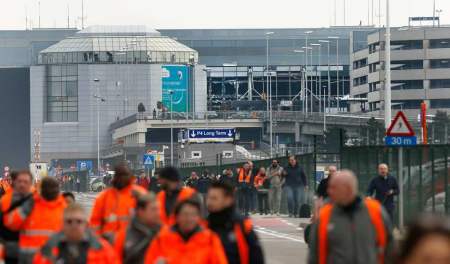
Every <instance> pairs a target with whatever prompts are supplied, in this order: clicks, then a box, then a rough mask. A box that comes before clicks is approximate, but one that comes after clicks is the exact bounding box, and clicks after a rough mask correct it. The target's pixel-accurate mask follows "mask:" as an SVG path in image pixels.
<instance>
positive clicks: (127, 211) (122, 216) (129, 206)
mask: <svg viewBox="0 0 450 264" xmlns="http://www.w3.org/2000/svg"><path fill="white" fill-rule="evenodd" d="M133 178H134V177H133V176H132V174H131V171H130V170H129V169H128V167H127V166H126V165H125V164H121V165H118V166H117V167H116V168H115V174H114V178H113V180H112V187H110V188H107V189H105V190H104V191H103V192H101V193H100V194H99V195H98V197H97V199H96V200H95V204H94V208H93V209H92V215H91V219H90V225H91V228H92V229H93V230H94V231H95V232H96V233H97V234H98V235H100V236H102V237H103V238H105V239H106V240H108V241H109V242H110V243H113V242H114V239H115V238H114V236H115V234H116V233H117V232H118V231H119V230H121V229H122V228H124V227H126V226H127V225H128V222H129V221H130V219H131V217H132V215H133V213H134V209H135V207H136V197H137V196H138V195H140V194H145V193H147V191H146V190H145V189H143V188H142V187H140V186H138V185H135V184H133V183H132V182H133Z"/></svg>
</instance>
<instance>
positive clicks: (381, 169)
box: [378, 163, 389, 177]
mask: <svg viewBox="0 0 450 264" xmlns="http://www.w3.org/2000/svg"><path fill="white" fill-rule="evenodd" d="M388 173H389V167H388V165H387V164H386V163H381V164H380V165H378V175H380V176H383V177H386V176H387V175H388Z"/></svg>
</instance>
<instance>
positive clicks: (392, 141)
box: [385, 136, 417, 146]
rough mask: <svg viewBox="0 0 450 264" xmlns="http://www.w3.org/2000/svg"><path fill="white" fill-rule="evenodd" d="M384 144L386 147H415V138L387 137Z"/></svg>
mask: <svg viewBox="0 0 450 264" xmlns="http://www.w3.org/2000/svg"><path fill="white" fill-rule="evenodd" d="M385 142H386V145H387V146H415V145H417V137H416V136H410V137H402V136H397V137H395V136H387V137H386V138H385Z"/></svg>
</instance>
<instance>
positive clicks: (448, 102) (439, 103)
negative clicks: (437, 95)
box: [430, 99, 450, 108]
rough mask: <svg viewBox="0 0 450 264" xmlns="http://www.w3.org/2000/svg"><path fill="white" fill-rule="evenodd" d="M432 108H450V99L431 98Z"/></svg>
mask: <svg viewBox="0 0 450 264" xmlns="http://www.w3.org/2000/svg"><path fill="white" fill-rule="evenodd" d="M430 108H450V99H436V100H430Z"/></svg>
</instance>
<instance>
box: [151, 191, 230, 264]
mask: <svg viewBox="0 0 450 264" xmlns="http://www.w3.org/2000/svg"><path fill="white" fill-rule="evenodd" d="M175 219H176V223H175V224H174V225H171V226H166V227H164V228H163V229H162V230H161V232H160V233H159V234H158V235H157V236H156V238H155V240H153V242H152V244H151V245H150V248H149V249H148V250H147V254H146V257H145V263H146V264H156V263H170V264H191V263H192V264H193V263H195V264H197V263H198V264H200V263H209V264H226V263H228V262H227V258H226V256H225V252H224V249H223V247H222V243H221V242H220V239H219V237H218V236H217V235H216V234H215V233H214V232H213V231H211V230H209V229H207V228H204V227H202V226H201V225H200V220H201V208H200V203H199V202H198V201H197V200H195V199H188V200H184V201H182V202H180V203H178V204H177V206H176V208H175Z"/></svg>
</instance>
